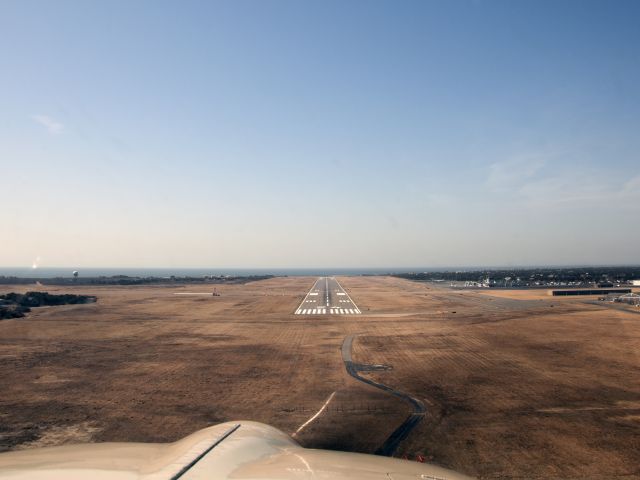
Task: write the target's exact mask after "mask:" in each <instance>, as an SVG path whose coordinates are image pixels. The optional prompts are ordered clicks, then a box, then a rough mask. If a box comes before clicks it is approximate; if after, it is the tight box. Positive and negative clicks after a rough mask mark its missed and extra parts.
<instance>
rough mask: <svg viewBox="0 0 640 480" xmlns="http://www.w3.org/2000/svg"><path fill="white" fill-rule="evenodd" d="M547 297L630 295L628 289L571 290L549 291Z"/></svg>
mask: <svg viewBox="0 0 640 480" xmlns="http://www.w3.org/2000/svg"><path fill="white" fill-rule="evenodd" d="M548 293H549V295H553V296H554V297H564V296H569V295H610V294H612V293H620V294H622V293H631V289H630V288H571V289H566V290H549V291H548Z"/></svg>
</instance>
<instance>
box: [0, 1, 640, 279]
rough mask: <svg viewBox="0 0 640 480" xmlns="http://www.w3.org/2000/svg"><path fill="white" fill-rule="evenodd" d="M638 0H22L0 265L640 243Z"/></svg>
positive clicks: (11, 45) (576, 252)
mask: <svg viewBox="0 0 640 480" xmlns="http://www.w3.org/2000/svg"><path fill="white" fill-rule="evenodd" d="M638 24H640V3H638V2H634V1H629V2H625V1H616V2H607V1H600V2H593V1H563V0H559V1H548V2H545V1H529V2H525V1H486V0H477V1H453V0H452V1H421V2H409V1H402V2H392V1H389V2H381V1H346V2H344V1H340V2H301V1H256V2H249V1H233V2H231V1H229V2H209V1H201V2H195V1H191V2H189V1H181V2H159V1H158V2H143V1H140V2H128V1H122V2H116V1H110V2H85V1H75V2H69V1H56V2H50V1H43V2H34V1H5V2H2V3H0V58H1V59H2V67H1V69H2V70H1V71H2V75H0V106H1V108H0V167H1V171H2V197H3V205H4V208H3V221H2V224H1V225H2V226H1V227H0V228H2V230H3V231H2V235H1V240H0V242H2V245H1V246H2V248H0V265H5V266H20V265H30V264H31V263H33V262H34V261H37V263H39V264H41V265H42V266H62V265H65V266H66V265H73V266H78V267H82V266H131V267H133V266H136V267H151V266H163V267H330V266H335V267H366V266H376V267H392V266H403V267H410V266H425V267H437V266H463V265H500V266H502V265H539V264H607V263H616V264H617V263H635V264H637V263H640V255H639V254H638V250H639V249H638V244H640V226H639V225H640V224H639V222H638V219H639V218H640V168H639V167H640V158H639V154H638V152H639V151H640V135H638V132H640V29H639V28H638Z"/></svg>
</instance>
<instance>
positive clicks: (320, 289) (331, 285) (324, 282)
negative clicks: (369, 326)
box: [295, 277, 362, 315]
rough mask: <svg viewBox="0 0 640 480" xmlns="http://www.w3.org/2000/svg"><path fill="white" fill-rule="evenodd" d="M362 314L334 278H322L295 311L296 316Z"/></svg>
mask: <svg viewBox="0 0 640 480" xmlns="http://www.w3.org/2000/svg"><path fill="white" fill-rule="evenodd" d="M361 313H362V312H361V311H360V309H359V308H358V306H357V305H356V304H355V303H354V301H353V300H352V299H351V297H349V294H348V293H347V292H345V291H344V289H343V288H342V286H341V285H340V283H339V282H338V280H336V279H335V278H334V277H320V278H319V279H318V280H316V283H315V284H314V285H313V287H311V290H309V293H307V296H306V297H304V300H302V303H301V304H300V305H299V306H298V308H297V309H296V311H295V314H296V315H360V314H361Z"/></svg>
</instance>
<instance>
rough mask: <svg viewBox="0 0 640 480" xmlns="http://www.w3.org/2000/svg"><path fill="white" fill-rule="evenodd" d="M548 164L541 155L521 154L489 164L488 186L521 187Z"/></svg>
mask: <svg viewBox="0 0 640 480" xmlns="http://www.w3.org/2000/svg"><path fill="white" fill-rule="evenodd" d="M545 164H546V159H545V158H542V157H540V156H521V157H516V158H512V159H509V160H507V161H504V162H496V163H493V164H491V165H489V175H488V177H487V181H486V184H487V186H488V187H489V188H490V189H491V190H494V191H504V190H510V189H513V188H518V187H520V186H521V185H522V184H523V183H525V182H527V181H528V180H530V179H531V178H532V177H534V176H535V175H536V174H537V173H538V172H539V171H540V170H541V169H542V168H543V167H544V166H545Z"/></svg>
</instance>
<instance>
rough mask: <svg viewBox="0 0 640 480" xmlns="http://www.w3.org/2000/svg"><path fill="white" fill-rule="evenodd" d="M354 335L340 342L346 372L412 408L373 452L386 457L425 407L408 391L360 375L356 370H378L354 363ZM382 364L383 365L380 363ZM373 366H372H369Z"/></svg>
mask: <svg viewBox="0 0 640 480" xmlns="http://www.w3.org/2000/svg"><path fill="white" fill-rule="evenodd" d="M355 337H356V336H355V335H347V336H346V337H345V339H344V342H343V343H342V361H343V362H344V367H345V368H346V370H347V373H348V374H349V375H351V376H352V377H353V378H355V379H357V380H360V381H361V382H364V383H367V384H369V385H372V386H374V387H376V388H379V389H380V390H384V391H385V392H388V393H390V394H391V395H394V396H396V397H398V398H400V399H401V400H404V401H405V402H407V403H408V404H409V405H411V408H413V412H411V413H410V414H409V416H408V417H407V418H406V420H405V421H404V422H402V424H401V425H400V426H399V427H398V428H396V429H395V430H394V431H393V433H392V434H391V435H390V436H389V438H387V439H386V440H385V441H384V443H383V444H382V445H381V446H380V448H378V449H377V450H376V451H375V452H374V453H375V454H376V455H383V456H386V457H392V456H393V455H394V454H395V453H396V450H398V447H399V446H400V443H401V442H402V441H403V440H404V439H405V438H407V437H408V436H409V434H410V433H411V430H413V429H414V428H415V427H416V425H418V423H420V422H421V421H422V420H423V419H424V416H425V413H426V412H427V409H426V408H425V406H424V403H422V402H421V401H420V400H418V399H417V398H415V397H412V396H411V395H409V394H408V393H404V392H401V391H400V390H396V389H395V388H392V387H390V386H389V385H385V384H384V383H380V382H376V381H375V380H372V379H370V378H365V377H362V376H361V375H360V374H359V373H358V372H362V371H368V370H378V368H375V367H378V365H362V364H359V363H354V362H353V358H352V357H351V348H352V346H353V339H354V338H355ZM380 366H383V365H380ZM370 367H374V368H370Z"/></svg>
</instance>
